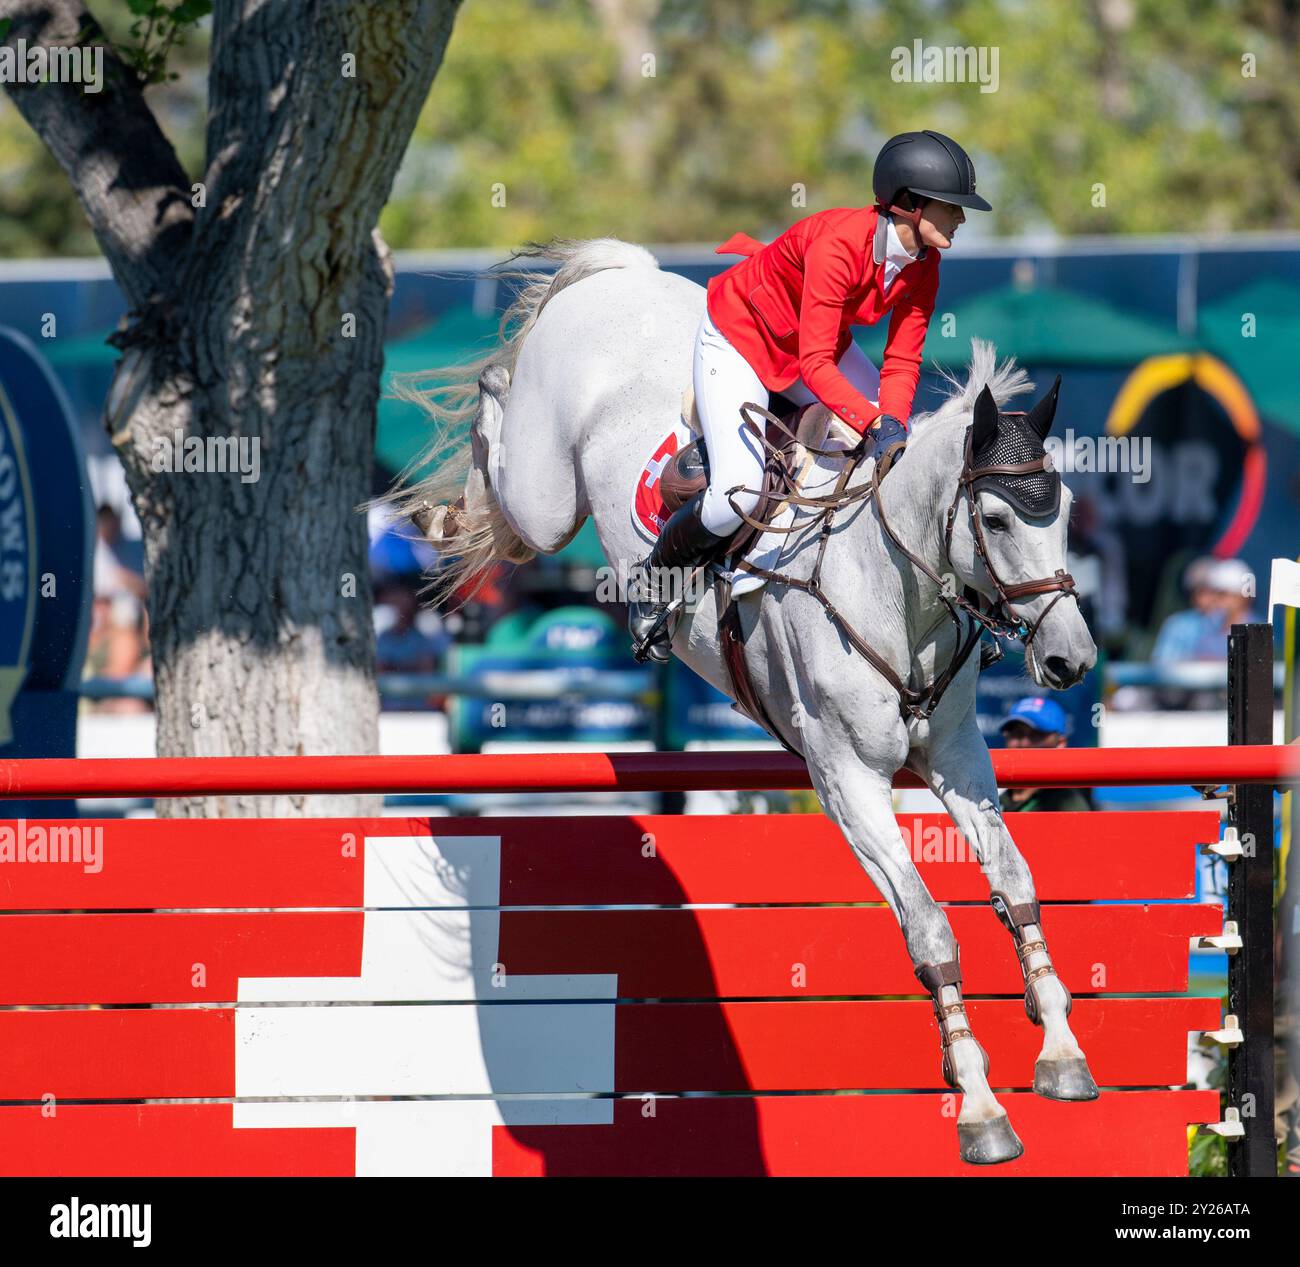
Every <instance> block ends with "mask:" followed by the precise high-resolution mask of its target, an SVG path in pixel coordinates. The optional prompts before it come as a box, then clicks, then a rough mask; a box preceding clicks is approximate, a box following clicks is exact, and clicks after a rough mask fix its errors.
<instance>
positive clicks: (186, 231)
mask: <svg viewBox="0 0 1300 1267" xmlns="http://www.w3.org/2000/svg"><path fill="white" fill-rule="evenodd" d="M0 18H9V19H11V20H12V23H13V25H12V27H11V29H10V30H9V32H8V35H7V37H6V39H5V41H4V42H5V43H6V44H7V45H9V46H10V47H15V46H16V45H17V42H18V40H20V39H24V40H26V42H27V46H28V48H32V47H36V46H38V45H39V46H50V45H65V46H69V45H73V44H74V43H79V44H80V46H81V47H83V48H84V47H88V46H90V45H100V46H103V45H104V44H106V41H105V39H104V33H103V31H102V30H101V28H100V26H99V24H98V23H97V22H96V21H95V19H94V18H93V17H92V16H91V14H90V13H89V11H88V10H87V9H86V7H85V6H84V5H83V4H81V3H80V0H0ZM102 52H103V83H102V90H101V91H99V92H86V91H85V90H84V85H83V84H78V83H53V82H51V83H44V84H41V83H35V84H20V83H9V84H6V88H7V89H8V92H9V95H10V97H11V98H12V99H13V102H14V105H15V106H17V108H18V110H19V111H20V112H21V114H22V116H23V118H25V119H26V120H27V122H28V123H29V124H30V125H31V128H32V130H33V131H34V132H35V133H36V135H37V136H39V137H40V138H41V140H42V141H43V142H44V143H45V145H46V146H47V147H48V149H49V151H50V153H51V154H53V155H54V158H55V159H56V160H57V162H58V163H59V165H60V166H61V167H62V168H63V170H64V171H65V172H66V173H67V175H68V179H69V180H70V181H71V182H72V187H73V189H74V191H75V192H76V195H77V198H78V199H79V201H80V202H81V205H82V207H83V208H84V209H85V212H86V217H87V219H88V220H89V221H90V227H91V229H92V230H93V231H94V234H95V237H96V239H97V240H98V242H99V245H100V249H101V250H102V251H103V252H104V256H105V258H106V259H107V260H108V263H109V266H110V267H111V268H112V270H113V276H114V277H115V278H116V279H117V282H118V284H119V285H120V286H121V288H122V290H123V292H124V293H125V295H126V297H127V300H128V302H129V304H130V306H131V308H132V309H134V310H141V309H143V308H144V307H145V306H146V305H147V304H148V303H149V301H150V300H151V299H154V298H156V297H159V296H165V295H167V294H169V293H171V292H172V291H173V290H174V288H175V286H176V284H177V279H178V278H179V276H180V273H181V269H180V268H179V267H178V264H179V261H180V260H181V258H182V257H183V254H184V252H185V251H186V249H187V248H188V246H189V243H190V239H191V235H192V232H193V225H194V210H193V207H192V206H191V203H190V190H189V186H190V181H189V178H188V177H187V176H186V174H185V170H184V169H183V168H182V167H181V164H180V160H179V159H178V158H177V157H176V152H175V150H173V148H172V146H171V143H170V142H169V141H168V140H167V138H166V137H165V136H164V135H163V133H162V130H161V129H160V128H159V126H158V123H157V120H156V119H155V118H154V116H153V113H152V111H151V110H150V109H149V107H148V106H147V105H146V104H145V101H144V95H143V92H142V90H141V88H140V86H139V84H138V83H137V81H136V79H135V76H134V75H133V74H132V73H131V71H130V70H129V68H127V67H126V66H125V65H124V64H123V63H122V61H121V60H120V59H119V58H118V57H117V56H116V55H115V54H114V53H113V52H112V50H111V49H109V48H107V47H103V48H102Z"/></svg>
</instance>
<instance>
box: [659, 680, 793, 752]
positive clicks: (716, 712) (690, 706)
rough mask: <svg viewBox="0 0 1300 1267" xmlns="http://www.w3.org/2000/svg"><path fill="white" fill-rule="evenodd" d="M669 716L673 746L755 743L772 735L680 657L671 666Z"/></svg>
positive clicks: (670, 740) (670, 737)
mask: <svg viewBox="0 0 1300 1267" xmlns="http://www.w3.org/2000/svg"><path fill="white" fill-rule="evenodd" d="M668 717H669V742H670V743H671V744H672V746H673V747H674V748H685V747H686V745H687V744H688V743H700V742H709V743H728V742H733V743H753V742H754V741H755V740H759V739H771V738H772V736H771V735H769V734H768V733H767V731H766V730H764V729H763V728H762V726H759V725H758V724H757V723H755V722H752V721H750V720H749V718H748V717H746V716H745V715H744V713H741V712H739V711H738V710H736V709H735V708H733V707H732V704H731V700H730V699H729V698H728V697H727V696H726V695H724V694H723V693H722V692H721V691H719V690H718V689H717V688H716V687H713V686H711V685H709V683H708V682H706V681H705V680H704V679H703V678H702V677H700V676H699V674H698V673H695V672H693V671H692V670H690V669H688V668H687V667H686V665H684V664H683V663H682V662H681V661H680V660H674V661H672V663H671V665H670V666H669V671H668ZM773 742H775V741H773Z"/></svg>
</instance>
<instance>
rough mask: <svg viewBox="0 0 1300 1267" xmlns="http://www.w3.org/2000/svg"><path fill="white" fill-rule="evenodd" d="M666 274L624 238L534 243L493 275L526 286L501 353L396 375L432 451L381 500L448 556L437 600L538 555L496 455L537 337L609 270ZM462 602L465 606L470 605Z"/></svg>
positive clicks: (393, 389) (502, 329)
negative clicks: (543, 267)
mask: <svg viewBox="0 0 1300 1267" xmlns="http://www.w3.org/2000/svg"><path fill="white" fill-rule="evenodd" d="M524 259H531V260H538V261H550V262H554V263H555V264H556V265H558V267H557V268H556V269H555V270H554V272H539V271H537V270H536V269H534V268H514V267H510V265H512V264H513V263H514V262H515V261H516V260H524ZM658 267H659V261H658V260H656V259H655V257H654V256H653V255H651V254H650V252H649V251H647V250H646V249H645V248H644V247H640V246H636V245H635V244H633V243H631V242H621V241H619V240H618V239H617V238H589V239H569V238H556V239H553V240H552V241H550V242H546V243H536V242H534V243H529V244H528V245H527V246H526V247H525V248H524V249H522V250H520V251H517V252H516V253H515V254H514V255H512V256H511V257H510V259H509V260H507V261H506V267H504V268H502V269H498V270H494V276H497V277H503V278H505V279H506V280H507V281H509V282H512V283H515V284H517V291H516V294H515V298H514V300H513V301H512V302H511V304H510V306H509V307H508V308H507V309H506V310H505V312H504V313H503V314H502V317H501V323H500V326H499V328H498V337H497V343H496V346H495V347H493V348H492V349H490V350H489V351H488V352H487V353H486V354H485V355H483V356H480V357H478V358H476V359H475V360H472V361H465V362H462V363H460V364H458V365H451V366H447V367H445V368H442V369H434V370H417V371H415V372H414V373H409V374H395V375H393V377H392V379H391V381H390V385H389V390H390V394H391V395H392V396H394V397H396V398H397V399H398V400H405V401H409V402H410V403H412V404H414V405H417V406H419V408H420V409H421V410H423V412H424V414H425V416H426V418H427V419H428V421H429V424H430V427H431V432H432V434H431V436H430V439H429V442H428V444H427V445H426V446H425V448H424V450H423V452H421V453H420V455H419V456H418V457H416V458H415V459H414V461H412V462H411V463H410V464H409V465H408V466H407V468H406V469H405V470H404V471H403V472H402V473H401V474H400V475H399V476H398V478H397V480H396V481H395V483H394V486H393V488H392V489H391V490H390V491H389V492H388V493H386V494H384V496H382V497H381V498H378V499H377V501H378V503H380V504H387V505H389V506H392V507H393V508H394V509H395V510H396V511H397V513H398V514H400V515H405V516H409V517H410V518H412V519H413V520H414V521H415V523H416V525H417V526H418V527H419V528H420V530H421V532H423V533H424V535H425V536H426V538H427V539H428V540H429V542H430V544H431V545H433V546H434V548H435V549H437V550H438V551H439V554H440V556H441V562H442V566H441V567H440V568H439V571H438V575H437V576H436V578H435V579H434V582H433V585H432V600H433V602H434V603H436V604H440V603H443V602H445V601H446V600H447V598H448V597H450V596H451V595H453V594H455V593H457V592H459V591H463V593H464V596H465V597H469V596H470V595H472V594H473V593H474V592H475V591H476V590H477V589H478V588H479V586H481V585H482V583H483V582H484V581H485V580H486V579H487V577H488V575H489V574H490V572H491V570H492V567H493V566H494V565H495V564H496V563H498V562H503V561H504V562H512V563H523V562H526V561H527V560H528V559H531V558H532V557H533V556H534V553H535V552H534V551H533V550H532V549H530V548H529V546H528V545H527V544H526V543H525V542H524V541H523V539H522V538H521V537H520V536H519V534H518V533H517V532H516V531H515V530H514V529H513V528H512V527H511V526H510V523H509V521H508V520H507V519H506V517H505V515H504V513H503V512H502V510H501V506H500V504H499V503H498V501H497V499H496V496H495V494H494V493H493V491H492V487H491V481H490V478H489V466H488V455H489V451H490V448H491V444H492V443H493V441H494V440H495V438H496V436H497V435H499V434H500V425H501V420H502V417H503V416H504V411H505V404H506V398H507V396H508V395H509V390H510V381H511V378H512V376H513V374H514V370H515V365H516V363H517V362H518V359H519V350H520V348H521V347H522V346H523V342H524V339H525V338H527V336H528V332H529V331H530V330H531V329H532V328H533V326H534V325H535V324H536V322H537V318H538V316H539V315H540V314H541V312H542V310H543V309H544V308H545V307H546V305H547V304H548V303H549V302H550V301H551V299H553V298H554V297H555V296H556V295H558V294H559V293H560V291H562V290H565V289H566V288H567V287H569V286H572V285H573V284H574V283H575V282H579V281H581V280H582V279H583V278H584V277H590V276H591V275H592V274H593V273H599V272H602V271H603V270H605V269H608V268H654V269H657V268H658ZM462 601H464V600H463V599H462Z"/></svg>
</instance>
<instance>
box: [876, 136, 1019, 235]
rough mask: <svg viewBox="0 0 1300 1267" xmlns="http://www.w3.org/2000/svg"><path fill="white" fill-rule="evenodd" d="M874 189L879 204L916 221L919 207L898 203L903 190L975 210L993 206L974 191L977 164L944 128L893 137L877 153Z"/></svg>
mask: <svg viewBox="0 0 1300 1267" xmlns="http://www.w3.org/2000/svg"><path fill="white" fill-rule="evenodd" d="M871 189H872V192H873V193H874V194H875V195H876V202H877V203H879V204H880V206H882V207H884V208H885V209H886V210H887V211H891V212H893V213H894V214H895V215H901V216H905V217H906V218H907V219H909V220H912V221H913V222H915V221H916V220H918V219H920V210H919V209H917V208H913V209H911V210H908V209H907V208H904V207H900V206H899V205H898V199H899V196H900V195H901V194H902V193H903V192H904V191H906V192H908V193H911V194H916V195H918V196H919V197H922V198H938V199H939V200H940V201H941V202H951V203H956V205H957V206H959V207H971V208H972V209H974V210H976V211H992V210H993V208H992V207H991V206H989V204H988V203H987V202H986V201H985V200H984V199H983V198H981V197H980V196H979V194H977V193H976V192H975V164H974V163H972V162H971V161H970V156H969V155H968V154H967V153H966V151H965V150H964V149H962V147H961V146H960V145H958V144H957V142H956V141H954V140H953V139H952V137H950V136H944V135H943V133H942V132H900V133H899V134H898V135H897V136H893V137H890V139H889V140H888V141H886V142H885V145H884V148H883V149H882V150H881V151H880V153H879V154H877V155H876V166H875V169H874V170H873V171H872V173H871Z"/></svg>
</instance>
